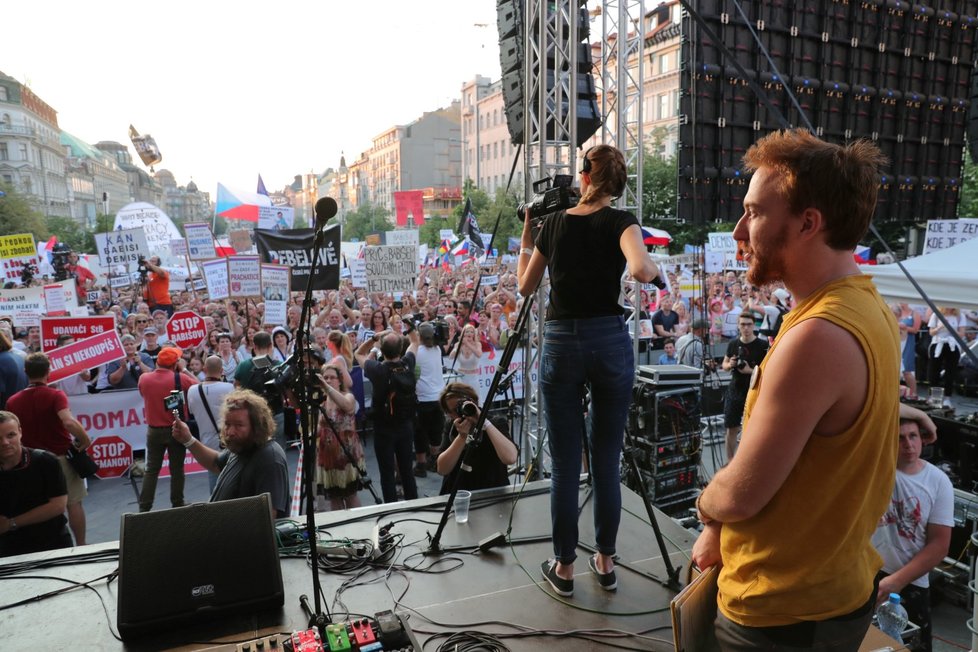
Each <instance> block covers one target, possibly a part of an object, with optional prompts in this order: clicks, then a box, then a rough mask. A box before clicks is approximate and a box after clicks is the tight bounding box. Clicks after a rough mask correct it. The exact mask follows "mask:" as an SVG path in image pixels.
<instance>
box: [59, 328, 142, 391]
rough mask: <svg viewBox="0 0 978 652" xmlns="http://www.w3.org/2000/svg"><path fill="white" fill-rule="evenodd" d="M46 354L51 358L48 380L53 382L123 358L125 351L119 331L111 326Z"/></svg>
mask: <svg viewBox="0 0 978 652" xmlns="http://www.w3.org/2000/svg"><path fill="white" fill-rule="evenodd" d="M47 356H48V358H49V359H50V360H51V375H50V382H52V383H53V382H56V381H58V380H61V379H63V378H69V377H71V376H74V375H75V374H78V373H81V372H83V371H85V370H86V369H92V368H94V367H97V366H99V365H103V364H107V363H109V362H113V361H115V360H119V359H120V358H124V357H125V356H126V352H125V351H124V350H123V349H122V340H121V339H119V333H118V332H117V331H116V330H115V329H114V328H113V329H112V330H108V331H104V332H102V333H99V334H98V335H92V336H91V337H86V338H85V339H83V340H78V341H77V342H75V343H74V344H68V345H66V346H62V347H59V348H57V349H54V350H52V351H49V352H48V354H47Z"/></svg>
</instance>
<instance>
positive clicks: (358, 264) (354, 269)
mask: <svg viewBox="0 0 978 652" xmlns="http://www.w3.org/2000/svg"><path fill="white" fill-rule="evenodd" d="M349 262H350V277H351V279H352V281H353V287H355V288H365V287H367V261H366V260H364V259H363V258H354V259H353V260H351V261H349Z"/></svg>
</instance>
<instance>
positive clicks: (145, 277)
mask: <svg viewBox="0 0 978 652" xmlns="http://www.w3.org/2000/svg"><path fill="white" fill-rule="evenodd" d="M137 269H138V270H139V284H140V285H146V283H148V282H149V267H147V266H146V256H140V257H139V267H137Z"/></svg>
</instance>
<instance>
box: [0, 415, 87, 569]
mask: <svg viewBox="0 0 978 652" xmlns="http://www.w3.org/2000/svg"><path fill="white" fill-rule="evenodd" d="M67 506H68V489H67V486H66V485H65V478H64V475H63V474H62V472H61V466H60V465H59V463H58V459H57V458H56V457H55V456H54V455H52V454H51V453H48V452H46V451H42V450H39V449H35V448H25V447H24V446H23V445H21V431H20V421H19V420H18V419H17V416H16V415H15V414H14V413H13V412H5V411H0V557H9V556H12V555H25V554H28V553H31V552H38V551H41V550H55V549H57V548H69V547H71V535H70V534H68V528H67V527H66V525H67V523H68V520H67V519H66V518H65V515H64V512H65V508H66V507H67Z"/></svg>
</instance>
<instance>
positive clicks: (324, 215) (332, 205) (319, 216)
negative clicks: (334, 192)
mask: <svg viewBox="0 0 978 652" xmlns="http://www.w3.org/2000/svg"><path fill="white" fill-rule="evenodd" d="M335 215H336V200H335V199H333V198H332V197H323V198H322V199H320V200H319V201H317V202H316V228H317V229H318V228H321V227H323V226H325V225H326V222H328V221H329V219H330V218H331V217H333V216H335Z"/></svg>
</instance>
